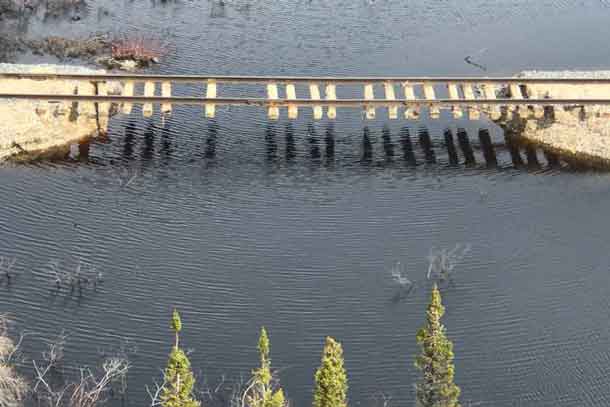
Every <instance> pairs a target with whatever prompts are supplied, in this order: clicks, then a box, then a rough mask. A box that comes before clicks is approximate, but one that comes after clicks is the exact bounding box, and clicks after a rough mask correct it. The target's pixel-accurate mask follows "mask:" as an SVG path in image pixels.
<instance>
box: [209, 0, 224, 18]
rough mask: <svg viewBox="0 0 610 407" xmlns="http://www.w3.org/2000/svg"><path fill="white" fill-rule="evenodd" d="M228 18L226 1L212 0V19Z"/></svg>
mask: <svg viewBox="0 0 610 407" xmlns="http://www.w3.org/2000/svg"><path fill="white" fill-rule="evenodd" d="M226 16H227V7H226V4H225V2H224V0H212V2H211V5H210V17H211V18H225V17H226Z"/></svg>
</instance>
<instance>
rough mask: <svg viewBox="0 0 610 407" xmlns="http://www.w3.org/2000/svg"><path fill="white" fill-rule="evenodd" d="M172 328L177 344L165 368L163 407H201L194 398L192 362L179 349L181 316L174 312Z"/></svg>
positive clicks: (162, 394) (162, 395)
mask: <svg viewBox="0 0 610 407" xmlns="http://www.w3.org/2000/svg"><path fill="white" fill-rule="evenodd" d="M171 327H172V329H173V331H174V333H175V334H176V343H175V345H174V346H173V348H172V351H171V353H170V354H169V360H168V361H167V367H166V368H165V373H164V374H165V386H164V388H163V391H162V393H161V405H162V406H163V407H199V406H200V403H199V402H198V401H197V400H195V399H194V398H193V386H194V385H195V377H194V376H193V372H192V371H191V362H190V361H189V359H188V357H187V356H186V353H184V351H183V350H182V349H180V348H179V347H178V343H179V333H180V331H181V330H182V322H181V321H180V314H179V313H178V311H176V310H174V314H173V316H172V323H171Z"/></svg>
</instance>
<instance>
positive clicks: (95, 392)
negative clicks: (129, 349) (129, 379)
mask: <svg viewBox="0 0 610 407" xmlns="http://www.w3.org/2000/svg"><path fill="white" fill-rule="evenodd" d="M32 363H33V365H34V371H35V373H36V384H35V386H34V389H35V397H36V399H37V400H38V402H39V404H42V405H44V406H47V407H96V406H98V405H101V404H103V403H104V402H105V401H106V400H107V399H108V397H109V394H110V392H111V389H112V383H113V382H114V381H116V380H120V378H121V377H124V376H126V375H127V372H128V371H129V367H130V364H129V361H127V360H125V359H122V358H121V357H118V356H115V357H109V358H106V359H104V361H103V362H102V363H101V366H100V367H99V368H98V369H96V370H92V369H89V368H80V369H78V374H77V377H76V378H75V379H74V380H73V381H71V382H67V384H62V385H53V384H52V381H51V380H50V375H51V374H52V373H51V369H50V368H49V366H50V365H47V366H46V367H45V368H41V367H39V366H38V364H37V363H36V361H33V362H32Z"/></svg>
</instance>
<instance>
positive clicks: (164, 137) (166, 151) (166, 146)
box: [159, 121, 173, 162]
mask: <svg viewBox="0 0 610 407" xmlns="http://www.w3.org/2000/svg"><path fill="white" fill-rule="evenodd" d="M170 136H171V129H170V125H169V121H166V122H165V125H164V126H163V127H161V149H160V150H159V154H160V155H161V158H162V159H163V160H164V161H166V162H167V161H169V160H170V159H171V156H172V153H173V147H172V140H171V137H170Z"/></svg>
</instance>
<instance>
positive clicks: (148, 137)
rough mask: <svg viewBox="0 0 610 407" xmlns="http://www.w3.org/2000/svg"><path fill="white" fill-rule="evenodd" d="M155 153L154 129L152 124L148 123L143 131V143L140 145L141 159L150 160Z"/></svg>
mask: <svg viewBox="0 0 610 407" xmlns="http://www.w3.org/2000/svg"><path fill="white" fill-rule="evenodd" d="M154 153H155V131H154V126H153V125H152V124H150V125H149V126H148V127H147V128H146V131H145V132H144V143H143V145H142V152H141V156H142V160H143V161H150V160H151V159H152V158H153V156H154Z"/></svg>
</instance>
